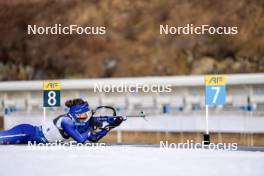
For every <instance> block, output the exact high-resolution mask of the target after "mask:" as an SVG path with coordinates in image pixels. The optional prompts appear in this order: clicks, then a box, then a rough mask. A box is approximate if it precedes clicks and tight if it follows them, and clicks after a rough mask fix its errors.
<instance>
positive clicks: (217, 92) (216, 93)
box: [212, 87, 220, 104]
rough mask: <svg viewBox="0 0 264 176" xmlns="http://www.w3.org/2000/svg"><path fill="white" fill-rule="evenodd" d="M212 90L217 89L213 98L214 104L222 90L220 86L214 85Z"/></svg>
mask: <svg viewBox="0 0 264 176" xmlns="http://www.w3.org/2000/svg"><path fill="white" fill-rule="evenodd" d="M212 90H215V94H214V98H213V104H215V103H216V100H217V98H218V95H219V92H220V87H212Z"/></svg>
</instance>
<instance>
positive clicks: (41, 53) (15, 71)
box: [0, 0, 264, 80]
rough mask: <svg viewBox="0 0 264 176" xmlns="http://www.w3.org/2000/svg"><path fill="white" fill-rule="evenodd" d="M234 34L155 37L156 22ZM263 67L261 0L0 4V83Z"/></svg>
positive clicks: (25, 0) (14, 0)
mask: <svg viewBox="0 0 264 176" xmlns="http://www.w3.org/2000/svg"><path fill="white" fill-rule="evenodd" d="M56 23H57V24H62V25H70V24H77V25H80V26H106V27H107V35H105V36H87V35H27V25H28V24H31V25H33V24H36V25H40V26H52V25H54V24H56ZM188 23H192V24H194V25H196V26H199V25H203V24H209V25H212V26H237V27H238V28H239V34H238V35H169V36H160V35H159V25H160V24H169V25H172V26H185V25H186V24H188ZM252 72H264V1H263V0H229V1H222V0H202V1H201V0H102V1H99V0H71V1H68V0H60V1H59V0H58V1H54V0H9V1H0V80H31V79H47V78H48V79H53V78H91V77H119V76H121V77H123V76H147V75H148V76H153V75H183V74H207V73H252Z"/></svg>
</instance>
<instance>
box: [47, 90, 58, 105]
mask: <svg viewBox="0 0 264 176" xmlns="http://www.w3.org/2000/svg"><path fill="white" fill-rule="evenodd" d="M56 103H57V102H56V93H55V92H54V91H49V93H48V104H49V105H50V106H54V105H55V104H56Z"/></svg>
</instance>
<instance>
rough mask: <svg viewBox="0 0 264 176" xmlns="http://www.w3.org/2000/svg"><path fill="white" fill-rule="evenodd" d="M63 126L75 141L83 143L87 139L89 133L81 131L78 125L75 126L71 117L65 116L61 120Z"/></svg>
mask: <svg viewBox="0 0 264 176" xmlns="http://www.w3.org/2000/svg"><path fill="white" fill-rule="evenodd" d="M61 127H62V129H63V130H64V131H65V132H66V133H67V134H68V135H69V136H70V137H72V138H73V139H74V140H75V141H77V142H78V143H83V142H85V141H86V140H87V137H88V136H87V133H82V134H81V133H80V132H79V131H78V130H77V129H76V127H75V126H74V123H73V121H72V120H71V119H69V118H63V119H62V121H61Z"/></svg>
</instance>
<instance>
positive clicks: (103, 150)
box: [0, 145, 264, 176]
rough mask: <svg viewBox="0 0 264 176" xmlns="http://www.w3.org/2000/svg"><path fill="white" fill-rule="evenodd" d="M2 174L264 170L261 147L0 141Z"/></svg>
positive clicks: (243, 173)
mask: <svg viewBox="0 0 264 176" xmlns="http://www.w3.org/2000/svg"><path fill="white" fill-rule="evenodd" d="M0 175H1V176H12V175H16V176H31V175H32V176H50V175H54V176H68V175H71V176H79V175H86V176H89V175H93V176H98V175H99V176H101V175H102V176H119V175H123V176H137V175H149V176H156V175H157V176H161V175H166V176H167V175H171V176H176V175H178V176H180V175H190V176H200V175H210V176H227V175H232V176H236V175H237V176H238V175H239V176H248V175H250V176H255V175H259V176H263V175H264V152H252V151H210V150H183V149H162V148H158V147H148V146H145V147H135V146H128V145H116V146H106V147H100V148H93V147H80V148H78V149H73V150H55V149H54V147H49V148H45V150H32V148H31V149H30V148H28V146H24V145H19V146H6V145H2V146H0Z"/></svg>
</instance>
